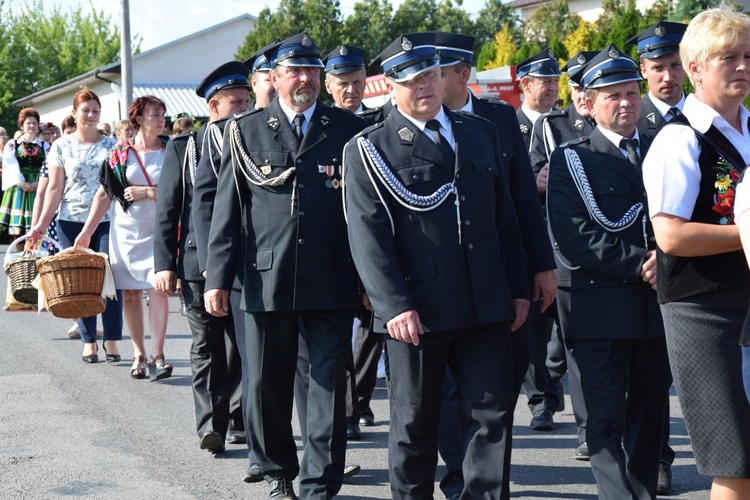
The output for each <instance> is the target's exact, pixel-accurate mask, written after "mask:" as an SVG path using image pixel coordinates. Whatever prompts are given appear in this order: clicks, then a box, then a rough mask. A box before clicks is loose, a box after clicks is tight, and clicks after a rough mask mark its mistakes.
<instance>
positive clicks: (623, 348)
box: [574, 338, 671, 500]
mask: <svg viewBox="0 0 750 500" xmlns="http://www.w3.org/2000/svg"><path fill="white" fill-rule="evenodd" d="M574 352H575V357H576V361H577V362H578V367H579V368H580V370H581V382H582V385H583V395H584V399H585V401H586V407H587V408H588V421H587V427H586V442H587V443H588V447H589V453H590V456H591V469H592V471H593V472H594V478H595V479H596V485H597V488H598V490H599V498H602V499H617V500H621V499H625V498H633V499H642V500H646V499H652V498H655V497H656V483H657V479H658V474H659V456H660V453H661V442H662V439H661V437H662V436H661V435H662V423H663V421H664V420H663V419H664V394H665V393H666V391H667V388H668V387H669V384H670V383H671V377H670V371H669V360H668V358H667V346H666V341H665V340H664V339H663V338H662V339H636V340H631V339H617V340H598V339H596V340H592V339H580V338H576V339H575V351H574Z"/></svg>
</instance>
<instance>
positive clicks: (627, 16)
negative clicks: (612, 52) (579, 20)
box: [594, 0, 645, 61]
mask: <svg viewBox="0 0 750 500" xmlns="http://www.w3.org/2000/svg"><path fill="white" fill-rule="evenodd" d="M643 18H644V17H643V15H642V14H641V13H640V11H639V10H638V9H637V8H636V6H635V0H604V1H603V2H602V14H601V16H599V19H597V21H596V23H595V24H596V31H597V35H596V38H595V39H594V47H597V48H599V49H604V48H605V47H607V46H609V44H611V43H614V44H615V45H616V46H617V48H618V49H620V50H621V51H623V52H625V53H626V54H628V55H629V56H630V57H632V58H633V59H635V60H636V61H637V60H638V48H637V47H636V46H635V45H629V44H627V43H626V42H627V40H629V39H630V38H631V37H633V36H634V35H636V34H637V33H638V32H639V31H641V30H640V26H641V25H642V22H643ZM644 27H645V26H644Z"/></svg>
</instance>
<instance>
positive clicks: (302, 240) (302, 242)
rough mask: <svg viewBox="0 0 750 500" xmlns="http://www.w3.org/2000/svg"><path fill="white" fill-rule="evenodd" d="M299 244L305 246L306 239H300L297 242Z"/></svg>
mask: <svg viewBox="0 0 750 500" xmlns="http://www.w3.org/2000/svg"><path fill="white" fill-rule="evenodd" d="M297 243H299V244H300V245H304V244H305V239H304V238H300V239H299V240H297Z"/></svg>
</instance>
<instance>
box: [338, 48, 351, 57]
mask: <svg viewBox="0 0 750 500" xmlns="http://www.w3.org/2000/svg"><path fill="white" fill-rule="evenodd" d="M348 53H349V51H348V50H346V47H344V46H343V45H342V46H341V49H339V54H341V55H342V56H345V55H347V54H348Z"/></svg>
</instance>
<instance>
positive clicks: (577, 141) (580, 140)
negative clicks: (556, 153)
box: [558, 136, 589, 148]
mask: <svg viewBox="0 0 750 500" xmlns="http://www.w3.org/2000/svg"><path fill="white" fill-rule="evenodd" d="M588 140H589V138H588V136H583V137H576V138H575V139H571V140H569V141H568V142H563V143H562V144H560V146H558V147H561V148H567V147H568V146H577V145H578V144H583V143H584V142H587V141H588Z"/></svg>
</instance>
